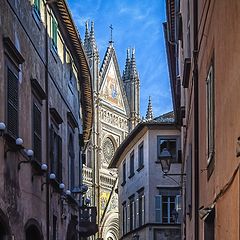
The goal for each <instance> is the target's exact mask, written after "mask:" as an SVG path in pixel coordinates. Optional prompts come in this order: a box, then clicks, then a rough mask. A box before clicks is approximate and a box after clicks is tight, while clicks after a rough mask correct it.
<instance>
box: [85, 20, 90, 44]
mask: <svg viewBox="0 0 240 240" xmlns="http://www.w3.org/2000/svg"><path fill="white" fill-rule="evenodd" d="M88 44H89V31H88V21H86V22H85V37H84V46H87V45H88Z"/></svg>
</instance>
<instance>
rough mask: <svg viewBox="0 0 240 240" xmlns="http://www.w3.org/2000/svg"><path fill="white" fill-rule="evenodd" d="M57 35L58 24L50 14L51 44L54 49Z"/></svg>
mask: <svg viewBox="0 0 240 240" xmlns="http://www.w3.org/2000/svg"><path fill="white" fill-rule="evenodd" d="M57 36H58V25H57V21H56V19H55V18H54V16H52V36H51V37H52V44H53V47H54V49H55V50H57Z"/></svg>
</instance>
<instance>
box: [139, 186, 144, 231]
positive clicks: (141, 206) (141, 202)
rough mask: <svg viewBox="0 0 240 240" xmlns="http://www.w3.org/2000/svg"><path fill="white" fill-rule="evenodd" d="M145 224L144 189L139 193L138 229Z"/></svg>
mask: <svg viewBox="0 0 240 240" xmlns="http://www.w3.org/2000/svg"><path fill="white" fill-rule="evenodd" d="M144 224H145V194H144V188H142V189H140V190H139V191H138V227H141V226H143V225H144Z"/></svg>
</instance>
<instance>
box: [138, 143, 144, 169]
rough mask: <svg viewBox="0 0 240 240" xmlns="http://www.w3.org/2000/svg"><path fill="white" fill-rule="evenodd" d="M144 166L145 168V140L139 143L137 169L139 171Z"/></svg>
mask: <svg viewBox="0 0 240 240" xmlns="http://www.w3.org/2000/svg"><path fill="white" fill-rule="evenodd" d="M141 153H142V154H141ZM143 168H144V142H141V143H140V144H139V145H138V169H137V171H138V172H139V171H140V170H141V169H143Z"/></svg>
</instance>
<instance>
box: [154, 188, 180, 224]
mask: <svg viewBox="0 0 240 240" xmlns="http://www.w3.org/2000/svg"><path fill="white" fill-rule="evenodd" d="M174 194H176V191H175V190H173V191H172V190H165V193H163V194H160V195H156V196H155V221H156V222H158V223H166V224H174V223H180V210H181V209H180V195H178V194H177V195H174Z"/></svg>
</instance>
